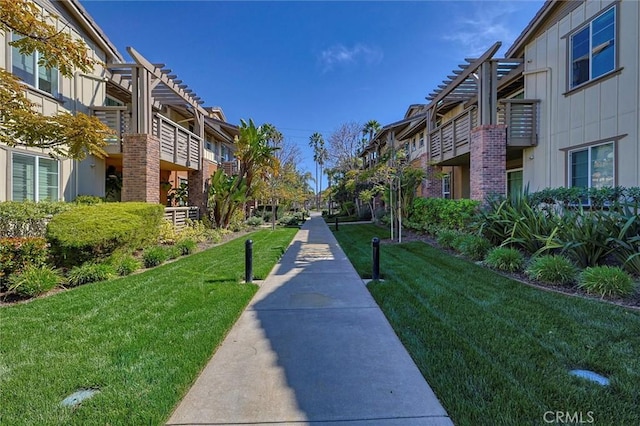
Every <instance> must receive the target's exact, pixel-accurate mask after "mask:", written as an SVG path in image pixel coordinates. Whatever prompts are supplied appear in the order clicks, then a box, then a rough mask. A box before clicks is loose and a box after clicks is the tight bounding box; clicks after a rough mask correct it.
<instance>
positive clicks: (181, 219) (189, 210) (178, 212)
mask: <svg viewBox="0 0 640 426" xmlns="http://www.w3.org/2000/svg"><path fill="white" fill-rule="evenodd" d="M164 218H165V219H166V220H168V221H169V222H171V224H173V227H174V228H176V229H181V228H184V227H185V226H186V222H187V219H191V220H198V219H199V218H200V214H199V210H198V208H197V207H165V209H164Z"/></svg>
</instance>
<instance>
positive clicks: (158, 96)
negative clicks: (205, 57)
mask: <svg viewBox="0 0 640 426" xmlns="http://www.w3.org/2000/svg"><path fill="white" fill-rule="evenodd" d="M36 4H38V5H39V6H40V7H42V8H43V9H44V10H45V11H46V12H48V13H50V14H52V15H56V16H57V17H58V18H57V20H56V25H57V26H58V27H59V28H60V29H61V30H63V29H64V30H65V31H71V32H72V34H73V35H74V36H75V37H78V38H80V39H82V40H83V41H84V42H85V43H86V45H87V46H88V47H89V50H90V52H91V55H93V57H95V58H96V59H98V60H99V61H100V63H101V65H99V66H97V67H96V68H95V69H94V70H93V72H92V73H88V74H84V73H75V74H74V76H73V78H63V77H61V76H59V75H58V73H57V70H55V69H49V70H47V69H45V68H42V67H39V66H38V64H37V60H38V58H37V54H36V55H32V56H30V57H25V56H24V55H21V54H20V53H19V52H18V51H17V49H14V48H12V47H11V46H9V45H8V43H9V42H10V41H11V40H12V38H13V37H16V36H15V35H13V34H11V33H8V34H0V42H1V45H2V48H3V49H4V53H5V54H4V55H0V61H1V62H0V66H2V67H3V68H5V69H7V70H10V71H11V72H12V73H13V74H15V75H17V76H19V77H20V78H21V79H22V80H23V81H24V83H25V86H26V88H25V90H26V91H27V94H28V96H29V98H30V99H31V100H32V101H34V102H35V103H36V104H38V106H39V108H41V110H42V113H43V114H56V113H58V112H62V111H65V112H71V113H76V112H83V113H86V114H92V115H95V116H97V117H98V118H99V119H100V120H101V121H103V122H104V123H106V124H107V125H108V126H109V127H111V128H112V129H113V130H114V131H115V135H114V136H113V137H112V138H111V139H110V140H109V141H108V145H107V147H106V152H107V154H108V156H107V157H106V158H98V157H95V156H89V157H88V158H86V159H85V160H82V161H75V160H69V159H55V158H52V157H51V156H49V154H48V152H47V151H46V150H42V149H33V148H20V147H16V148H9V147H7V146H1V145H0V164H1V165H2V166H3V167H2V169H3V170H6V173H4V172H3V173H1V174H0V201H5V200H17V201H20V200H35V201H40V200H66V201H72V200H73V199H75V198H76V197H77V196H78V195H96V196H101V197H107V198H110V199H112V200H122V201H146V202H153V203H162V204H166V203H167V202H168V201H169V199H168V198H169V197H168V195H169V193H170V192H172V189H173V188H176V187H179V186H180V184H181V183H187V184H188V189H189V190H188V197H189V198H188V201H187V203H188V204H189V205H190V206H195V207H204V206H205V204H206V191H207V179H208V178H209V177H210V176H211V174H212V173H213V171H215V170H216V169H217V168H218V167H225V169H227V170H228V171H229V172H233V171H235V170H237V163H236V161H234V157H233V150H234V145H233V143H234V137H235V136H236V135H237V134H238V129H237V127H236V126H234V125H231V124H229V123H227V122H226V118H225V116H224V112H223V111H222V109H221V108H220V107H205V106H204V105H203V104H204V101H203V100H202V99H201V98H200V97H198V96H197V95H196V93H195V92H194V91H193V90H192V89H190V88H189V87H188V86H187V85H186V84H184V83H183V82H182V81H181V80H179V79H178V77H177V75H176V74H175V73H173V72H172V71H171V70H169V69H167V68H166V67H165V66H164V64H157V63H152V62H151V61H149V60H148V59H146V58H145V57H144V56H143V55H142V54H141V53H139V52H137V51H136V50H135V49H134V48H132V47H129V48H127V54H128V57H129V58H130V59H125V57H124V56H123V55H122V54H121V53H120V52H118V50H117V49H116V48H115V46H113V44H112V43H111V42H110V41H109V39H108V37H107V36H106V35H105V34H104V33H103V32H102V30H101V29H100V28H99V27H98V25H97V24H96V23H95V22H94V21H93V19H92V18H91V17H90V16H89V14H88V13H87V12H86V10H85V9H84V8H83V7H82V5H81V4H80V2H79V1H77V0H61V1H48V0H37V1H36ZM192 210H194V209H192ZM194 214H195V215H197V211H194V212H192V215H194Z"/></svg>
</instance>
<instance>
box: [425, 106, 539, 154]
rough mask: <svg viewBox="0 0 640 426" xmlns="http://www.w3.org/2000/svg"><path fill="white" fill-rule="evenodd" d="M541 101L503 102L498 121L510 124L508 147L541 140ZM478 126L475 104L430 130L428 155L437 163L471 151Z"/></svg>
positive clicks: (508, 125) (528, 144)
mask: <svg viewBox="0 0 640 426" xmlns="http://www.w3.org/2000/svg"><path fill="white" fill-rule="evenodd" d="M538 104H539V101H538V100H531V99H505V100H502V101H500V107H499V109H498V124H505V125H506V126H507V134H506V139H505V141H504V143H505V145H506V147H528V146H535V145H537V143H538V116H539V114H538ZM477 126H478V108H477V107H476V106H475V105H474V106H471V107H469V108H467V109H466V110H464V111H463V112H462V113H460V114H458V115H457V116H455V117H453V118H452V119H451V120H449V121H447V122H445V123H444V124H442V125H440V126H438V127H437V128H435V129H434V130H432V131H431V132H430V133H429V158H430V160H431V161H433V162H435V163H441V162H443V161H448V160H451V159H453V158H456V157H458V156H461V155H464V154H468V153H469V151H470V143H471V131H472V130H473V129H474V128H475V127H477Z"/></svg>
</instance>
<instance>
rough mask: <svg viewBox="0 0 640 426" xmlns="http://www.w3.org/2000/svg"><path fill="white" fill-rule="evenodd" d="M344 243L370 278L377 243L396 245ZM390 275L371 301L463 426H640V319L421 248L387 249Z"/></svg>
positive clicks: (360, 234)
mask: <svg viewBox="0 0 640 426" xmlns="http://www.w3.org/2000/svg"><path fill="white" fill-rule="evenodd" d="M335 235H336V237H337V239H338V241H339V242H340V244H341V245H342V247H343V249H344V251H345V252H346V253H347V255H348V256H349V258H350V259H351V261H352V262H353V264H354V265H355V266H356V269H358V271H359V273H360V274H361V275H362V276H366V275H369V276H370V271H371V262H370V259H371V244H370V242H371V238H372V237H373V236H380V237H381V238H384V237H388V234H387V233H386V232H385V231H384V230H383V229H381V228H378V227H376V226H373V225H358V226H356V225H354V226H345V227H341V228H340V230H339V232H337V233H335ZM380 269H381V273H382V276H383V278H384V280H385V281H384V282H380V283H372V284H370V285H369V290H370V291H371V293H372V294H373V296H374V298H375V299H376V301H377V302H378V304H379V305H380V307H381V308H382V310H383V311H384V313H385V315H386V316H387V318H388V319H389V321H390V322H391V324H392V326H393V328H394V329H395V331H396V333H397V334H398V336H399V337H400V339H401V340H402V342H403V343H404V345H405V347H406V348H407V350H408V351H409V353H410V354H411V356H412V357H413V359H414V360H415V362H416V364H417V365H418V367H419V368H420V370H421V371H422V373H423V375H424V376H425V377H426V379H427V381H428V382H429V384H430V385H431V386H432V387H433V389H434V391H435V393H436V394H437V395H438V397H439V398H440V400H441V402H442V403H443V405H444V406H445V409H446V410H447V411H448V413H449V414H450V416H451V418H452V420H453V421H454V423H455V424H456V425H495V424H504V425H525V424H537V425H540V424H546V422H545V417H544V416H545V412H547V411H553V412H556V411H559V412H564V413H569V415H572V416H573V415H574V413H582V420H583V421H584V422H586V421H588V420H589V419H590V417H589V415H591V418H592V419H593V420H594V421H593V422H591V423H594V424H597V425H638V424H640V312H638V311H634V310H630V309H624V308H621V307H617V306H613V305H610V304H607V303H604V302H598V301H594V300H585V299H581V298H576V297H570V296H565V295H559V294H556V293H550V292H546V291H542V290H539V289H535V288H532V287H529V286H526V285H524V284H521V283H518V282H515V281H512V280H510V279H507V278H504V277H502V276H500V275H498V274H495V273H493V272H492V271H490V270H487V269H485V268H482V267H480V266H478V265H475V264H474V263H472V262H468V261H465V260H462V259H459V258H456V257H453V256H451V255H449V254H446V253H443V252H441V251H439V250H436V249H434V248H432V247H430V246H428V245H427V244H424V243H421V242H412V243H407V244H401V245H382V246H381V268H380ZM570 369H589V370H594V371H596V372H598V373H600V374H603V375H605V376H607V377H609V378H610V379H611V386H609V387H601V386H599V385H597V384H593V383H591V382H588V381H586V380H584V379H578V378H574V377H572V376H569V375H568V374H567V371H568V370H570ZM563 416H565V417H563V418H565V419H566V415H563ZM553 418H554V417H553V414H547V415H546V419H547V420H549V419H553ZM575 419H576V417H574V420H575ZM574 424H575V423H574Z"/></svg>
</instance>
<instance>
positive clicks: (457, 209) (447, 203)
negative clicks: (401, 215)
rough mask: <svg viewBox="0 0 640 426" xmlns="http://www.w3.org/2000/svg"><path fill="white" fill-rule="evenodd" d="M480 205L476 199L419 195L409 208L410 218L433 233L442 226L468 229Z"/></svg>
mask: <svg viewBox="0 0 640 426" xmlns="http://www.w3.org/2000/svg"><path fill="white" fill-rule="evenodd" d="M479 206H480V203H479V202H478V201H474V200H467V199H462V200H450V199H446V198H422V197H418V198H416V199H415V200H414V201H413V205H412V206H411V208H410V210H409V220H410V221H411V222H414V223H419V224H422V229H425V230H426V231H427V232H428V233H431V234H432V233H434V232H435V231H436V230H438V229H440V228H445V229H467V228H469V227H470V226H471V224H472V223H473V222H474V220H475V217H476V214H477V212H478V207H479Z"/></svg>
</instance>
